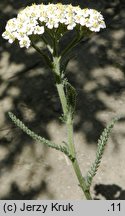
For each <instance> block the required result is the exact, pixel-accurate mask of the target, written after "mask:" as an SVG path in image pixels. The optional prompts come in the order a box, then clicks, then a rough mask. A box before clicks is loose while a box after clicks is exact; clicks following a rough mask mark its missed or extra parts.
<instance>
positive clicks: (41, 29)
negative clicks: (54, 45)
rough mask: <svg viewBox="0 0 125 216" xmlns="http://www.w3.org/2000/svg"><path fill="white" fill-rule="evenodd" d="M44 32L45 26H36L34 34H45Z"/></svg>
mask: <svg viewBox="0 0 125 216" xmlns="http://www.w3.org/2000/svg"><path fill="white" fill-rule="evenodd" d="M43 33H44V26H38V25H37V26H35V28H34V34H38V35H39V34H43Z"/></svg>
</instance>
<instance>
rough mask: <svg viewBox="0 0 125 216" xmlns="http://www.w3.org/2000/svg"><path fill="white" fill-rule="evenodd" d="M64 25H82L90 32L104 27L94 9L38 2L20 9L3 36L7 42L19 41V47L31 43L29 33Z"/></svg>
mask: <svg viewBox="0 0 125 216" xmlns="http://www.w3.org/2000/svg"><path fill="white" fill-rule="evenodd" d="M62 25H64V26H65V27H66V29H67V31H68V30H73V29H74V28H75V27H76V26H83V27H86V28H87V29H89V30H90V31H92V32H99V31H100V29H103V28H105V27H106V26H105V22H104V18H103V16H102V15H101V13H99V12H98V11H96V10H93V9H81V8H80V7H79V6H72V5H63V4H61V3H59V4H48V5H44V4H40V5H35V4H34V5H32V6H28V7H26V8H25V9H24V10H22V11H20V12H19V14H18V15H17V18H13V19H10V20H9V21H8V22H7V25H6V29H5V32H4V33H3V34H2V36H3V38H5V39H7V40H8V41H9V43H13V42H14V41H15V40H18V41H19V45H20V47H26V48H28V47H29V46H30V45H31V37H30V36H31V35H36V34H37V35H42V34H43V33H44V32H45V28H48V29H49V30H53V29H57V28H60V29H61V26H62Z"/></svg>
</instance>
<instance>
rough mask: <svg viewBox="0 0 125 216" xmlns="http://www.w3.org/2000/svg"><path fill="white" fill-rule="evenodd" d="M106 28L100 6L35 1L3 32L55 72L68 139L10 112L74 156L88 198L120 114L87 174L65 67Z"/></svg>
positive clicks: (46, 142)
mask: <svg viewBox="0 0 125 216" xmlns="http://www.w3.org/2000/svg"><path fill="white" fill-rule="evenodd" d="M104 28H106V25H105V22H104V18H103V16H102V15H101V13H99V12H98V11H96V10H93V9H88V8H86V9H81V8H80V7H79V6H72V5H63V4H60V3H59V4H48V5H44V4H40V5H36V4H33V5H32V6H28V7H26V8H25V9H23V10H21V11H20V12H19V13H18V15H17V18H13V19H10V20H9V21H8V22H7V25H6V29H5V32H4V33H3V34H2V36H3V38H5V39H7V40H8V41H9V43H13V42H17V43H18V44H19V46H20V47H21V48H23V47H25V48H29V47H30V46H32V47H33V48H34V49H35V50H36V51H37V52H38V53H39V54H40V55H41V56H42V58H43V59H44V61H45V62H46V64H47V66H48V67H49V68H50V69H51V71H52V72H53V75H54V78H55V84H56V87H57V92H58V95H59V98H60V102H61V105H62V111H63V114H62V115H61V117H60V119H61V121H63V123H64V124H65V125H66V130H67V142H63V143H61V144H55V143H53V142H51V141H50V140H47V139H45V138H43V137H41V136H39V135H37V134H36V133H34V132H33V131H31V130H30V129H29V128H27V126H25V125H24V124H23V123H22V122H21V121H20V120H19V119H17V117H16V116H15V115H14V114H13V113H11V112H9V117H10V118H11V119H12V121H13V122H14V123H15V124H16V125H17V126H18V127H19V128H21V129H22V130H23V131H24V132H25V133H27V134H28V135H29V136H30V137H32V138H33V139H35V140H36V141H39V142H41V143H43V144H44V145H47V146H48V147H51V148H54V149H56V150H58V151H61V152H63V153H64V154H65V155H66V156H67V157H68V158H69V159H70V161H71V163H72V165H73V168H74V171H75V173H76V176H77V178H78V181H79V186H80V187H81V189H82V191H83V193H84V195H85V197H86V199H88V200H91V199H92V197H91V194H90V186H91V183H92V180H93V177H94V176H95V174H96V172H97V169H98V167H99V165H100V161H101V158H102V154H103V151H104V147H105V145H106V143H107V140H108V137H109V133H110V131H111V129H112V127H113V126H114V123H115V122H116V121H117V120H118V118H115V119H113V121H112V122H111V123H110V124H109V125H108V126H107V127H106V128H105V129H104V131H103V133H102V135H101V136H100V139H99V140H98V147H97V153H96V159H95V161H94V163H93V164H92V166H91V167H90V170H89V171H88V173H87V174H86V176H85V177H84V176H83V175H82V172H81V169H80V166H79V163H78V160H77V155H76V149H75V145H74V140H73V120H74V113H75V105H76V90H75V88H74V87H73V86H72V85H71V84H70V83H69V82H68V80H67V78H66V77H65V71H66V66H67V64H68V62H69V60H70V57H69V56H70V55H69V53H70V52H71V51H72V49H73V48H74V47H75V46H76V45H77V44H79V43H80V41H82V40H83V39H84V38H86V37H89V36H90V35H92V33H93V32H99V31H100V30H101V29H104ZM71 30H74V31H73V32H74V34H73V39H72V40H71V41H70V43H68V44H66V45H65V47H64V48H63V49H62V47H61V45H60V41H61V40H62V38H63V37H64V35H65V34H67V33H68V32H69V31H71ZM39 40H42V41H43V42H44V44H45V45H46V48H47V50H48V52H47V53H46V52H43V51H42V49H41V48H40V47H39V46H38V43H37V42H38V41H39Z"/></svg>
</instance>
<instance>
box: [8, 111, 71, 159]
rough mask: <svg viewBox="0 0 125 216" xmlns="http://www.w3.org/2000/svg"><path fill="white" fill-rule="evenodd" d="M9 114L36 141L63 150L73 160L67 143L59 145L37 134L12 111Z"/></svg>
mask: <svg viewBox="0 0 125 216" xmlns="http://www.w3.org/2000/svg"><path fill="white" fill-rule="evenodd" d="M8 115H9V117H10V118H11V120H12V121H13V122H14V124H15V125H16V126H18V127H19V128H20V129H21V130H22V131H24V132H25V133H26V134H27V135H29V136H30V137H31V138H33V139H34V140H35V141H38V142H41V143H42V144H44V145H47V146H48V147H50V148H54V149H56V150H58V151H61V152H63V153H65V154H66V155H67V156H68V157H69V159H70V160H73V158H72V157H71V154H70V152H69V150H68V147H67V145H65V146H61V145H57V144H55V143H53V142H51V141H49V140H47V139H45V138H43V137H41V136H39V135H37V134H36V133H34V132H33V131H31V130H30V129H29V128H28V127H27V126H26V125H24V124H23V122H22V121H20V120H19V119H18V118H17V117H16V116H15V115H14V114H13V113H12V112H9V113H8Z"/></svg>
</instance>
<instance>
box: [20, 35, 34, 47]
mask: <svg viewBox="0 0 125 216" xmlns="http://www.w3.org/2000/svg"><path fill="white" fill-rule="evenodd" d="M30 43H31V41H30V39H29V38H28V37H27V36H24V37H23V38H22V39H21V40H20V41H19V45H20V47H21V48H23V47H26V48H29V46H30Z"/></svg>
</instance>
